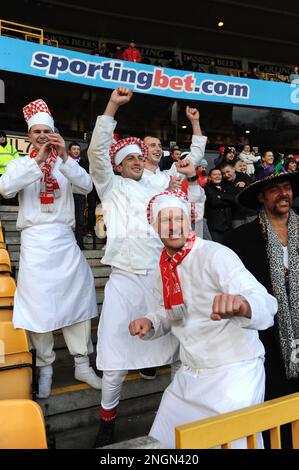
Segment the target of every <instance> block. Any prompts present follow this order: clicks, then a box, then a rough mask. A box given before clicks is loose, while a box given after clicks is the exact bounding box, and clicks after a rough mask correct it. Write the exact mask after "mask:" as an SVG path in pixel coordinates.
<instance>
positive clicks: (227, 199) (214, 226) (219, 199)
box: [205, 168, 235, 243]
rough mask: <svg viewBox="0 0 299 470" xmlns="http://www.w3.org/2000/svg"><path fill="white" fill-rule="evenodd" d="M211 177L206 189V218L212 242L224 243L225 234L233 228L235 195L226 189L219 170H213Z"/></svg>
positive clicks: (210, 173)
mask: <svg viewBox="0 0 299 470" xmlns="http://www.w3.org/2000/svg"><path fill="white" fill-rule="evenodd" d="M209 177H210V178H209V182H208V184H207V185H206V188H205V192H206V205H205V218H206V219H207V223H208V228H209V231H210V234H211V236H212V240H213V241H215V242H218V243H222V241H223V236H224V233H225V232H227V231H229V230H231V228H232V205H233V203H234V198H235V194H234V193H232V192H230V191H229V190H227V189H226V188H225V187H224V185H223V183H222V174H221V171H220V170H219V169H218V168H212V170H210V172H209Z"/></svg>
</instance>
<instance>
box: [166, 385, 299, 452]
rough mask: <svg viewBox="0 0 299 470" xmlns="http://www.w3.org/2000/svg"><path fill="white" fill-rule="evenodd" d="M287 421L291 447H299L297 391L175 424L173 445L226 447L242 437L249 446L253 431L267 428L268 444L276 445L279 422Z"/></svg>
mask: <svg viewBox="0 0 299 470" xmlns="http://www.w3.org/2000/svg"><path fill="white" fill-rule="evenodd" d="M287 423H291V424H292V439H293V448H294V449H299V393H293V394H292V395H287V396H285V397H281V398H276V399H274V400H269V401H266V402H265V403H262V404H260V405H255V406H250V407H248V408H243V409H240V410H236V411H232V412H230V413H224V414H221V415H218V416H213V417H212V418H207V419H203V420H201V421H195V422H193V423H188V424H183V425H181V426H177V427H176V429H175V434H176V448H177V449H209V448H211V447H216V446H221V447H222V448H229V446H230V443H231V442H232V441H235V440H238V439H242V438H246V439H247V446H248V448H249V449H250V448H251V449H252V448H256V447H257V439H256V437H257V434H258V433H260V432H263V431H270V441H271V448H272V449H280V448H281V442H280V426H282V425H284V424H287Z"/></svg>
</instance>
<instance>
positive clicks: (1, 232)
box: [0, 227, 6, 250]
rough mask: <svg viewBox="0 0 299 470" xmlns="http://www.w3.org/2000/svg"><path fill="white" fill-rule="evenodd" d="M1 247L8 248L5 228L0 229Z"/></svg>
mask: <svg viewBox="0 0 299 470" xmlns="http://www.w3.org/2000/svg"><path fill="white" fill-rule="evenodd" d="M0 248H4V249H5V250H6V243H5V240H4V235H3V229H2V227H1V229H0Z"/></svg>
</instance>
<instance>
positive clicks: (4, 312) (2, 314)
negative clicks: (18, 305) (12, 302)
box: [0, 307, 13, 322]
mask: <svg viewBox="0 0 299 470" xmlns="http://www.w3.org/2000/svg"><path fill="white" fill-rule="evenodd" d="M12 315H13V309H12V308H5V307H3V308H0V321H10V322H11V321H12Z"/></svg>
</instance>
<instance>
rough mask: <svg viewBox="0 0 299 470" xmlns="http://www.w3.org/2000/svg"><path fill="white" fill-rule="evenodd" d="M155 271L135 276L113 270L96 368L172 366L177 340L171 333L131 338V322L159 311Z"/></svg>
mask: <svg viewBox="0 0 299 470" xmlns="http://www.w3.org/2000/svg"><path fill="white" fill-rule="evenodd" d="M157 305H158V302H157V299H156V298H155V297H154V293H153V280H152V272H150V273H148V274H134V273H129V272H127V271H122V270H120V269H116V268H113V271H112V273H111V274H110V278H109V281H108V282H107V284H106V287H105V299H104V304H103V308H102V313H101V319H100V324H99V328H98V344H97V368H98V369H99V370H128V369H142V368H145V367H155V366H162V365H165V364H172V363H173V362H174V361H176V360H177V359H178V346H179V343H178V340H177V339H176V338H175V337H174V336H173V335H172V334H171V333H168V334H167V335H165V336H163V337H161V338H157V339H154V340H151V341H143V340H141V339H140V338H139V337H138V336H131V335H130V333H129V323H130V322H131V321H132V320H136V319H137V318H142V317H144V316H145V315H146V314H147V313H149V312H153V311H155V310H156V308H157Z"/></svg>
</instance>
